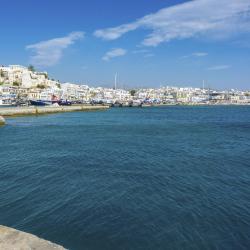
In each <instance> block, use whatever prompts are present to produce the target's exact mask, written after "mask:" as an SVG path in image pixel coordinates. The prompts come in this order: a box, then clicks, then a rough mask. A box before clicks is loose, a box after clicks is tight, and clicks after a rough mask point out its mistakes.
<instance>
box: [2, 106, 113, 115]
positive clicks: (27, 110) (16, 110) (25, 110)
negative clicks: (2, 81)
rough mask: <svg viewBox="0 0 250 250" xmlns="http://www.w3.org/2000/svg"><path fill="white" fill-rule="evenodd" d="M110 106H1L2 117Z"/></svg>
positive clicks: (92, 109)
mask: <svg viewBox="0 0 250 250" xmlns="http://www.w3.org/2000/svg"><path fill="white" fill-rule="evenodd" d="M108 108H109V106H101V105H100V106H99V105H94V106H87V105H76V106H74V105H73V106H45V107H35V106H30V107H9V108H0V117H1V116H2V117H10V116H25V115H43V114H51V113H62V112H76V111H98V110H106V109H108Z"/></svg>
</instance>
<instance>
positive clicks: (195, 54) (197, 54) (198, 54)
mask: <svg viewBox="0 0 250 250" xmlns="http://www.w3.org/2000/svg"><path fill="white" fill-rule="evenodd" d="M207 55H208V53H206V52H195V53H193V54H192V56H195V57H204V56H207Z"/></svg>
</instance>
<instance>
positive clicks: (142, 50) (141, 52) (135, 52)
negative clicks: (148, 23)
mask: <svg viewBox="0 0 250 250" xmlns="http://www.w3.org/2000/svg"><path fill="white" fill-rule="evenodd" d="M148 52H149V50H147V49H137V50H134V51H132V53H133V54H145V53H148Z"/></svg>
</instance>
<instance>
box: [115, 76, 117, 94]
mask: <svg viewBox="0 0 250 250" xmlns="http://www.w3.org/2000/svg"><path fill="white" fill-rule="evenodd" d="M116 87H117V73H115V90H116Z"/></svg>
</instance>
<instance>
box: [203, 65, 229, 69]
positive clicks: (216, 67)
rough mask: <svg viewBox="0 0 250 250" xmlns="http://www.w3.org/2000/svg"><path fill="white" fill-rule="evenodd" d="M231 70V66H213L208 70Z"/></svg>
mask: <svg viewBox="0 0 250 250" xmlns="http://www.w3.org/2000/svg"><path fill="white" fill-rule="evenodd" d="M229 68H231V65H226V64H225V65H216V66H212V67H209V68H208V70H225V69H229Z"/></svg>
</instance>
